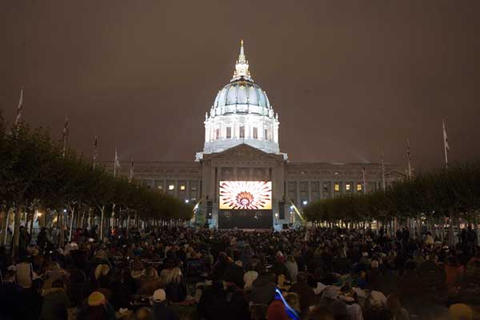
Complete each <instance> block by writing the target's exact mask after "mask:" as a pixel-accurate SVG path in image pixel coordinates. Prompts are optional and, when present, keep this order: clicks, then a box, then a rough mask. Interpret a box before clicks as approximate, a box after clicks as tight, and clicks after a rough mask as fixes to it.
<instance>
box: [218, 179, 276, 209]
mask: <svg viewBox="0 0 480 320" xmlns="http://www.w3.org/2000/svg"><path fill="white" fill-rule="evenodd" d="M220 209H231V210H270V209H272V182H271V181H220Z"/></svg>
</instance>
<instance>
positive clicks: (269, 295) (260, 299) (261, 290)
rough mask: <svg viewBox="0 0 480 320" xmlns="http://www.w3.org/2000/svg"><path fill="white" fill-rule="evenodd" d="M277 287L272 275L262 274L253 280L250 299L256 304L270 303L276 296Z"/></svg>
mask: <svg viewBox="0 0 480 320" xmlns="http://www.w3.org/2000/svg"><path fill="white" fill-rule="evenodd" d="M276 287H277V285H276V284H275V282H273V280H272V278H271V276H270V275H262V276H260V277H258V278H257V280H255V281H254V282H253V287H252V292H251V294H250V300H251V301H252V302H253V303H255V304H269V303H270V302H271V301H272V300H273V297H274V296H275V289H276Z"/></svg>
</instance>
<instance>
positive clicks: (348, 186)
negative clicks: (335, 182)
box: [345, 183, 352, 191]
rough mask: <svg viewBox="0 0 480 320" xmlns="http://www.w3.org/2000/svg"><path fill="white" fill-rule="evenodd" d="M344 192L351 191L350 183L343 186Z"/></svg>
mask: <svg viewBox="0 0 480 320" xmlns="http://www.w3.org/2000/svg"><path fill="white" fill-rule="evenodd" d="M345 190H346V191H350V190H352V185H351V184H350V183H347V184H346V185H345Z"/></svg>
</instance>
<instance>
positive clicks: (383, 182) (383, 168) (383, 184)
mask: <svg viewBox="0 0 480 320" xmlns="http://www.w3.org/2000/svg"><path fill="white" fill-rule="evenodd" d="M380 156H381V158H382V188H383V191H385V190H386V184H385V161H384V159H383V150H382V152H381V153H380Z"/></svg>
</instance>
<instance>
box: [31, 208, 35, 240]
mask: <svg viewBox="0 0 480 320" xmlns="http://www.w3.org/2000/svg"><path fill="white" fill-rule="evenodd" d="M34 221H35V211H33V212H32V220H30V236H31V237H32V238H33V222H34Z"/></svg>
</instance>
